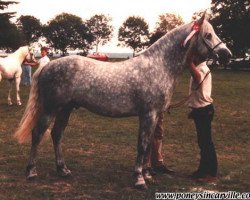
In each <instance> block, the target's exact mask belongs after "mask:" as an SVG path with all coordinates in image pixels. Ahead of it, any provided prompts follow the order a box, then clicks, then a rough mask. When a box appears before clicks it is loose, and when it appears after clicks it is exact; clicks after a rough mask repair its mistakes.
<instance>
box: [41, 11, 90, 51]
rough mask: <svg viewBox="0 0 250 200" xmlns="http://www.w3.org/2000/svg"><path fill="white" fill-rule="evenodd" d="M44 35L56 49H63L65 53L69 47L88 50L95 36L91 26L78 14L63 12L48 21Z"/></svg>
mask: <svg viewBox="0 0 250 200" xmlns="http://www.w3.org/2000/svg"><path fill="white" fill-rule="evenodd" d="M44 35H45V37H46V39H47V40H48V42H49V43H50V44H51V46H53V47H54V48H55V49H56V50H61V51H62V53H63V55H65V53H66V52H67V49H77V48H79V49H82V50H83V51H84V52H87V51H88V50H89V49H90V44H91V43H92V42H93V37H92V35H91V33H90V30H89V28H88V27H87V26H86V25H85V24H84V22H83V21H82V19H81V18H80V17H78V16H75V15H72V14H67V13H62V14H60V15H57V16H56V17H55V18H54V19H52V20H51V21H49V22H48V25H47V26H46V27H45V28H44Z"/></svg>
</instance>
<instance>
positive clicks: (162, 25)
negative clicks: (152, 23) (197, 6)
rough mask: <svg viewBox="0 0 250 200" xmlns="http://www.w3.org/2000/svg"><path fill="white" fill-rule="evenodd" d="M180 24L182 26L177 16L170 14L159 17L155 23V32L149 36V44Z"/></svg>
mask: <svg viewBox="0 0 250 200" xmlns="http://www.w3.org/2000/svg"><path fill="white" fill-rule="evenodd" d="M182 24H184V22H183V20H182V18H181V16H179V15H175V14H171V13H165V14H162V15H159V18H158V21H157V22H156V27H155V30H154V31H153V33H151V36H150V44H153V43H154V42H156V41H157V40H158V39H159V38H161V37H162V36H163V35H165V34H166V33H167V32H169V31H171V30H172V29H174V28H176V27H178V26H180V25H182Z"/></svg>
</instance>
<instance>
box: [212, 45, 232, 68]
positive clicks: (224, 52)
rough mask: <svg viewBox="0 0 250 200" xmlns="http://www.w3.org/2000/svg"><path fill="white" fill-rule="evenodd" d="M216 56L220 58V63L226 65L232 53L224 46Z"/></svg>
mask: <svg viewBox="0 0 250 200" xmlns="http://www.w3.org/2000/svg"><path fill="white" fill-rule="evenodd" d="M216 57H217V58H218V61H219V63H220V64H223V65H225V64H228V63H229V61H230V58H231V57H232V53H231V51H230V50H228V49H226V48H223V49H219V50H218V51H217V53H216Z"/></svg>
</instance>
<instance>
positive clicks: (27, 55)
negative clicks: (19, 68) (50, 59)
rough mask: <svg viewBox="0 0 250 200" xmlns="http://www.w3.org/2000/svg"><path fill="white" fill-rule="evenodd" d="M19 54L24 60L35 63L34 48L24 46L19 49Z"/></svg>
mask: <svg viewBox="0 0 250 200" xmlns="http://www.w3.org/2000/svg"><path fill="white" fill-rule="evenodd" d="M18 52H19V53H20V55H21V56H22V59H23V60H26V61H35V56H34V48H33V47H29V46H23V47H20V48H19V49H18Z"/></svg>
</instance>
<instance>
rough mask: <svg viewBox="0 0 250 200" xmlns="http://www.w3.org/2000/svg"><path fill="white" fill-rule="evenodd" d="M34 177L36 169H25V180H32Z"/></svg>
mask: <svg viewBox="0 0 250 200" xmlns="http://www.w3.org/2000/svg"><path fill="white" fill-rule="evenodd" d="M36 177H37V171H36V168H35V167H33V168H31V169H29V170H27V171H26V179H27V180H34V179H35V178H36Z"/></svg>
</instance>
